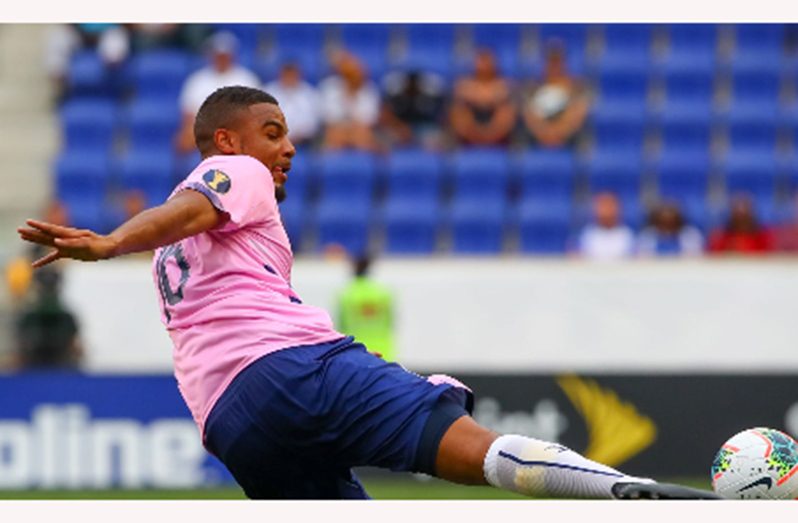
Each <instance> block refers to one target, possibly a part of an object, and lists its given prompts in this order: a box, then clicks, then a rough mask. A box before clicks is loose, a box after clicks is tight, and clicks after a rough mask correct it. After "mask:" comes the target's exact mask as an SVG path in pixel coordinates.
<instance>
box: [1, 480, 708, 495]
mask: <svg viewBox="0 0 798 523" xmlns="http://www.w3.org/2000/svg"><path fill="white" fill-rule="evenodd" d="M668 481H671V482H674V483H679V484H682V485H687V486H690V487H695V488H703V489H708V488H710V486H709V481H708V480H703V479H697V478H687V479H685V478H674V479H669V480H668ZM363 484H364V485H365V487H366V490H367V491H368V492H369V494H370V495H371V496H372V497H373V498H374V499H378V500H379V499H405V500H414V499H418V500H422V499H444V500H458V499H461V500H467V499H526V498H524V497H523V496H519V495H517V494H513V493H511V492H505V491H502V490H499V489H495V488H491V487H466V486H461V485H454V484H452V483H447V482H445V481H441V480H437V479H429V480H428V481H417V480H412V479H405V478H402V479H382V478H380V479H365V480H363ZM0 499H119V500H121V499H182V500H185V499H245V497H244V493H243V492H242V491H241V490H240V489H238V488H220V489H194V490H99V491H97V490H23V491H20V490H16V491H0Z"/></svg>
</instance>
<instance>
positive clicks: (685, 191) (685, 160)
mask: <svg viewBox="0 0 798 523" xmlns="http://www.w3.org/2000/svg"><path fill="white" fill-rule="evenodd" d="M711 167H712V162H711V159H710V156H709V151H708V149H703V150H695V149H690V150H679V149H664V150H663V151H662V152H661V153H660V155H659V156H658V157H657V158H656V160H655V161H654V164H653V170H654V172H655V174H656V177H657V188H658V193H659V196H660V198H661V199H672V200H676V201H679V202H684V201H688V200H692V201H704V200H706V197H707V190H708V184H709V173H710V169H711Z"/></svg>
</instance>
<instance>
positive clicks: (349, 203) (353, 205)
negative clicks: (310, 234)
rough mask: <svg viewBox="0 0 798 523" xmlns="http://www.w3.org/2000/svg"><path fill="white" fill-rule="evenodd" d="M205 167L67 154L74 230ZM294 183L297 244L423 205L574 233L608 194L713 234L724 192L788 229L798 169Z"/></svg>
mask: <svg viewBox="0 0 798 523" xmlns="http://www.w3.org/2000/svg"><path fill="white" fill-rule="evenodd" d="M196 162H197V158H196V157H194V156H191V157H189V158H175V157H174V156H173V155H172V153H171V152H168V151H165V152H152V151H147V150H140V151H134V152H133V153H131V154H129V155H127V156H124V157H122V158H121V159H118V160H114V157H112V156H110V155H107V154H102V153H98V152H88V151H86V152H77V153H67V154H64V155H62V156H61V157H60V158H59V160H58V161H57V162H56V166H55V172H56V193H57V195H58V197H59V199H60V200H61V201H63V202H64V203H65V204H66V205H67V207H68V208H69V209H70V211H72V213H73V216H72V219H73V221H74V222H75V223H76V225H78V226H81V227H89V228H93V229H98V230H108V229H110V228H112V227H113V226H115V225H117V224H118V223H120V221H121V219H122V217H121V216H120V215H119V213H116V214H114V213H109V212H108V211H107V210H106V206H107V204H108V202H109V195H110V197H111V198H112V197H113V196H112V195H113V194H115V193H119V192H124V191H130V190H138V191H142V192H143V193H144V195H145V197H146V200H147V203H148V204H149V205H156V204H158V203H161V202H162V201H164V199H165V198H166V197H167V196H168V194H169V193H170V192H171V190H172V188H173V187H174V185H175V184H176V183H177V180H178V179H180V178H182V177H184V176H185V174H186V173H187V172H188V171H190V170H191V169H192V168H193V166H194V165H196ZM289 180H290V181H289V184H288V186H287V188H288V190H289V194H290V198H289V200H288V201H287V203H285V204H284V208H285V213H286V214H287V216H289V218H287V222H288V223H289V224H290V225H291V227H293V229H292V231H291V233H292V235H293V236H294V237H295V239H296V238H301V237H303V236H304V233H303V231H304V229H305V226H306V225H308V224H306V223H304V222H301V220H304V219H305V218H306V217H307V216H311V215H315V216H316V217H317V219H318V223H314V222H312V221H311V222H308V223H309V224H310V225H309V226H310V227H318V228H319V229H318V230H319V232H320V231H321V230H323V227H324V226H325V224H326V220H327V218H330V219H333V220H334V219H337V218H335V216H336V213H337V212H338V211H340V212H341V213H343V214H346V213H347V211H346V209H349V210H350V211H351V213H352V219H354V218H355V217H356V216H360V217H361V218H362V217H363V216H366V215H368V216H371V213H373V212H375V210H377V209H380V208H382V209H384V211H385V212H386V213H388V214H387V215H388V216H393V214H391V213H398V214H399V215H402V213H403V212H405V211H407V212H408V218H411V217H412V215H413V213H412V212H410V209H411V208H412V207H414V206H415V207H418V208H419V209H420V211H419V215H418V216H419V217H420V216H422V215H426V216H428V217H429V216H433V215H434V216H438V214H440V213H442V212H444V211H445V210H446V209H454V210H456V209H461V208H469V209H470V208H471V206H472V205H473V206H474V209H475V210H476V209H477V208H480V207H484V208H485V209H486V211H485V212H489V211H490V210H491V209H493V210H495V211H496V212H495V215H496V216H499V215H501V216H502V217H503V218H502V220H504V217H505V214H506V213H507V212H509V210H510V209H517V210H518V209H521V210H523V209H527V211H529V209H533V210H535V212H543V213H544V214H539V215H537V218H540V219H542V218H543V217H544V216H546V217H548V218H550V219H552V220H553V222H556V223H560V224H561V225H562V224H563V223H565V224H570V223H572V218H573V214H574V212H575V211H576V210H578V209H582V211H580V212H582V214H581V216H583V217H584V216H586V215H585V214H584V212H586V211H584V208H585V206H584V203H585V202H584V198H581V197H580V195H584V194H589V193H596V192H599V191H612V192H614V193H616V194H617V195H618V196H619V197H620V198H621V200H622V202H623V205H624V209H625V216H626V220H627V222H628V223H629V224H630V225H632V226H634V227H635V228H639V227H641V226H642V225H643V222H644V218H645V216H644V213H645V209H644V206H643V203H642V202H643V201H644V200H645V198H646V197H649V196H651V195H654V194H656V195H657V196H658V197H659V198H667V199H674V200H676V201H679V202H681V204H682V205H683V206H685V207H686V209H685V210H686V211H687V214H688V216H690V218H691V220H692V221H693V222H694V223H695V224H696V225H698V226H699V227H700V228H701V229H703V230H705V231H706V230H708V229H709V228H710V227H712V226H715V225H717V223H718V219H719V216H720V214H719V213H720V209H712V208H711V207H710V206H709V205H708V204H707V202H712V201H720V202H721V203H725V201H726V198H717V196H718V194H719V191H718V189H720V193H721V194H724V193H725V194H726V195H729V196H732V195H734V194H737V193H746V194H749V195H751V196H752V197H753V198H754V200H755V202H756V204H757V206H758V208H759V209H760V210H761V211H762V212H763V213H764V215H763V217H764V218H766V220H767V221H774V220H777V219H780V218H782V217H783V211H782V206H783V205H784V204H785V201H786V199H787V195H788V194H791V193H792V192H794V191H795V189H796V188H798V163H797V162H796V161H795V158H794V157H793V156H784V157H781V156H774V155H773V154H770V153H763V152H758V151H731V152H729V153H728V154H727V155H726V156H724V157H721V158H718V159H717V160H713V158H712V157H711V156H710V155H709V154H707V152H706V151H703V152H701V151H695V152H692V153H688V152H685V151H681V152H674V154H671V155H659V156H655V157H651V158H645V157H641V156H640V155H639V154H635V153H627V154H622V153H620V152H618V151H615V152H612V153H608V154H594V155H591V156H589V157H587V158H581V157H579V156H577V155H574V154H572V153H570V152H567V151H533V150H528V151H525V152H523V153H518V154H508V153H507V152H506V151H504V150H498V149H465V150H462V151H458V152H455V153H451V154H441V153H433V152H430V151H423V150H395V151H393V152H392V153H390V154H389V155H387V156H386V157H380V156H377V155H373V154H369V153H362V152H332V153H318V154H312V153H310V152H309V151H303V152H301V153H300V154H299V155H298V156H297V157H296V158H295V160H294V166H293V168H292V170H291V173H290V174H289ZM713 189H714V190H713ZM111 203H113V201H112V200H111ZM529 206H531V207H529ZM544 211H545V212H544ZM583 211H584V212H583ZM463 212H465V211H463ZM518 212H521V211H520V210H519V211H518ZM529 212H532V211H529ZM358 213H360V214H358ZM455 214H456V213H455ZM522 214H523V213H522ZM419 217H417V218H418V219H420V218H419ZM413 219H416V218H413ZM430 219H431V218H430ZM364 220H365V221H364V224H365V223H367V222H368V221H369V220H366V219H365V218H364ZM433 221H434V222H435V227H438V226H439V225H440V224H439V223H438V221H437V218H436V219H435V220H433ZM300 222H301V223H300ZM298 244H299V242H298Z"/></svg>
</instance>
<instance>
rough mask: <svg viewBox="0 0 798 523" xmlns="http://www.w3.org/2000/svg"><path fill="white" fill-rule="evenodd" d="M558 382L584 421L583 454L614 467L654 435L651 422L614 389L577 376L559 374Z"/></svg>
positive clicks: (638, 450)
mask: <svg viewBox="0 0 798 523" xmlns="http://www.w3.org/2000/svg"><path fill="white" fill-rule="evenodd" d="M557 384H558V385H559V386H560V388H561V389H562V390H563V392H565V395H566V396H568V399H569V400H570V401H571V403H572V404H573V406H574V407H575V408H576V410H577V412H579V414H581V415H582V417H583V418H584V420H585V423H586V425H587V434H588V445H587V449H586V450H585V452H584V455H585V456H586V457H588V458H590V459H592V460H595V461H598V462H599V463H604V464H606V465H609V466H611V467H615V466H617V465H620V464H621V463H623V462H625V461H628V460H629V459H631V458H632V457H634V456H636V455H637V454H640V453H641V452H642V451H643V450H645V449H646V448H648V447H649V446H651V444H652V443H654V440H655V439H656V438H657V427H656V425H654V422H653V421H652V420H651V419H650V418H649V417H647V416H645V415H643V414H641V413H639V412H638V411H637V409H636V408H635V407H634V405H632V404H631V403H629V402H627V401H624V400H622V399H621V398H619V397H618V395H617V394H616V393H615V392H614V391H612V390H610V389H607V388H603V387H601V386H600V385H599V384H598V383H596V382H595V381H593V380H590V379H582V378H579V377H578V376H561V377H559V378H557Z"/></svg>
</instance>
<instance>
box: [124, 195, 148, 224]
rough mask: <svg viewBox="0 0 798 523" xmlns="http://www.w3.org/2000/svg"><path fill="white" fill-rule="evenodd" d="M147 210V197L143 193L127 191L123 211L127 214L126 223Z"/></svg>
mask: <svg viewBox="0 0 798 523" xmlns="http://www.w3.org/2000/svg"><path fill="white" fill-rule="evenodd" d="M146 208H147V197H146V196H145V195H144V193H143V192H142V191H138V190H132V191H127V192H126V193H125V194H124V196H123V197H122V210H123V211H124V213H125V221H127V220H129V219H131V218H132V217H134V216H135V215H137V214H138V213H140V212H141V211H143V210H145V209H146Z"/></svg>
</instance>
